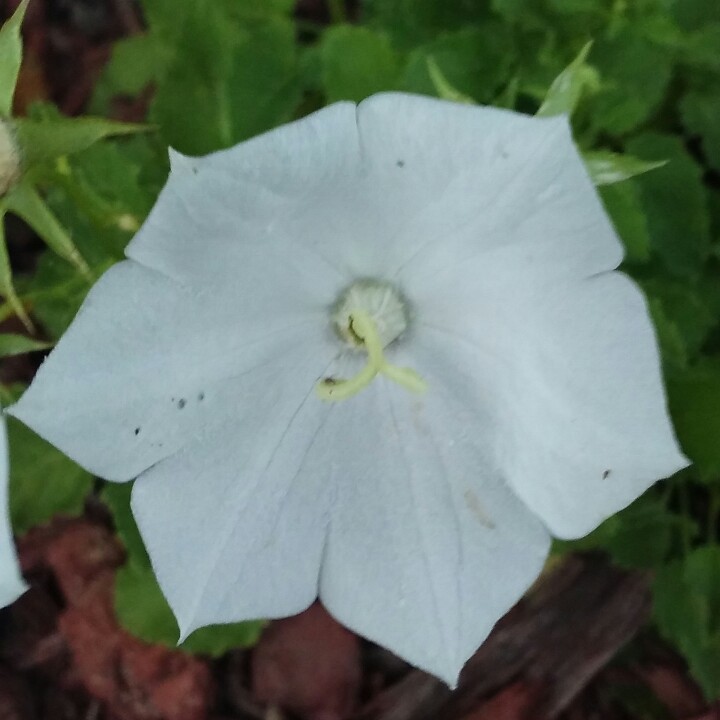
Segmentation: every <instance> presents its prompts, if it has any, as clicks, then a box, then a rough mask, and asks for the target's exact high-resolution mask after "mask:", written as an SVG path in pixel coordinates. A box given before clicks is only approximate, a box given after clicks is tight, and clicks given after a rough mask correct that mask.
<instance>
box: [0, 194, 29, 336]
mask: <svg viewBox="0 0 720 720" xmlns="http://www.w3.org/2000/svg"><path fill="white" fill-rule="evenodd" d="M6 212H7V208H6V207H5V199H4V198H2V199H0V296H2V297H4V298H5V300H6V301H7V302H6V304H7V305H8V306H9V307H10V309H11V310H12V312H13V314H15V315H17V316H18V318H20V321H21V322H22V324H23V325H24V326H25V328H26V329H27V330H28V331H29V332H33V329H34V328H33V324H32V321H31V320H30V317H29V315H28V314H27V312H25V307H24V306H23V304H22V302H21V301H20V298H19V297H18V294H17V292H16V291H15V285H14V283H13V277H12V268H11V267H10V256H9V255H8V250H7V241H6V240H5V213H6ZM1 319H3V320H4V319H5V318H1Z"/></svg>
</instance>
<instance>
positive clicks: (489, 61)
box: [402, 22, 513, 103]
mask: <svg viewBox="0 0 720 720" xmlns="http://www.w3.org/2000/svg"><path fill="white" fill-rule="evenodd" d="M428 61H430V63H428ZM512 63H513V42H512V37H511V35H510V33H509V29H508V28H507V27H506V26H503V25H501V24H499V23H495V22H488V23H487V25H484V26H483V27H469V28H466V29H463V30H460V31H458V32H454V33H448V34H445V35H442V36H441V37H439V38H438V39H437V40H433V41H431V42H429V43H427V44H425V45H421V46H420V47H418V48H417V49H415V50H414V51H413V52H411V53H410V55H409V58H408V62H407V66H406V69H405V73H404V77H403V80H402V89H404V90H406V91H408V92H413V93H421V94H424V95H433V96H435V95H437V86H436V80H435V79H433V77H432V75H431V70H430V68H431V67H433V66H434V67H436V68H437V70H438V71H439V73H440V74H441V75H442V77H443V78H445V81H446V83H447V84H448V85H449V86H450V87H452V88H454V89H455V91H456V92H458V93H460V94H462V95H464V96H466V97H468V98H472V99H473V100H474V101H477V102H484V103H488V102H490V101H491V100H492V99H494V98H495V97H496V96H497V95H498V93H499V92H500V91H501V90H503V89H504V88H505V87H506V85H507V83H508V82H509V80H510V71H511V67H512Z"/></svg>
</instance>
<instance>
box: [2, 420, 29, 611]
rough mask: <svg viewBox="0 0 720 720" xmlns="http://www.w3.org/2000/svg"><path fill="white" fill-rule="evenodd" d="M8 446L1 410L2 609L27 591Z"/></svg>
mask: <svg viewBox="0 0 720 720" xmlns="http://www.w3.org/2000/svg"><path fill="white" fill-rule="evenodd" d="M8 480H9V471H8V446H7V433H6V430H5V416H4V415H3V413H2V408H0V608H2V607H5V606H6V605H10V603H12V602H14V601H15V600H16V599H17V598H18V597H20V595H22V594H23V593H24V592H25V590H26V589H27V585H25V583H24V582H23V579H22V577H21V575H20V570H19V568H18V561H17V557H16V555H15V544H14V543H13V535H12V528H11V526H10V514H9V509H8Z"/></svg>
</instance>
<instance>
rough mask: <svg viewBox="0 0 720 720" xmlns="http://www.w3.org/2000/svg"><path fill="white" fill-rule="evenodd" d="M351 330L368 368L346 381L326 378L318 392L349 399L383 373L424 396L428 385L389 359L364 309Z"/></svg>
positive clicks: (331, 398)
mask: <svg viewBox="0 0 720 720" xmlns="http://www.w3.org/2000/svg"><path fill="white" fill-rule="evenodd" d="M348 330H349V331H350V333H351V334H352V336H353V337H356V338H357V339H358V340H359V342H360V343H361V344H362V348H363V349H364V350H365V352H367V355H368V362H367V365H365V367H364V368H363V369H362V370H361V371H360V372H359V373H357V375H354V376H353V377H351V378H349V379H347V380H342V379H338V378H324V379H323V380H321V381H320V382H319V383H318V384H317V393H318V395H319V396H320V397H321V398H322V399H323V400H327V401H330V402H335V401H339V400H347V399H348V398H350V397H352V396H353V395H357V394H358V393H359V392H360V391H361V390H363V389H364V388H366V387H367V386H368V385H369V384H370V383H371V382H372V381H373V380H374V379H375V376H376V375H378V374H379V373H382V374H383V375H385V376H386V377H388V378H390V379H391V380H393V381H394V382H396V383H398V384H400V385H402V386H403V387H404V388H406V389H407V390H409V391H410V392H414V393H423V392H425V390H426V389H427V383H426V382H425V381H424V380H423V379H422V378H421V377H420V375H418V373H416V372H415V371H414V370H411V369H410V368H403V367H398V366H397V365H392V364H390V363H389V362H387V360H386V359H385V355H384V353H383V346H382V342H381V340H380V336H379V334H378V331H377V326H376V325H375V321H374V320H373V319H372V317H371V316H370V315H369V314H368V313H367V312H365V311H364V310H354V311H353V312H352V314H351V315H350V317H349V318H348Z"/></svg>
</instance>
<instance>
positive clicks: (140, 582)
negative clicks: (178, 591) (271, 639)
mask: <svg viewBox="0 0 720 720" xmlns="http://www.w3.org/2000/svg"><path fill="white" fill-rule="evenodd" d="M131 493H132V483H122V484H115V483H108V484H107V485H106V486H105V487H104V488H103V491H102V498H103V500H104V501H105V502H106V503H107V505H108V507H109V508H110V511H111V512H112V515H113V520H114V522H115V528H116V530H117V532H118V535H119V536H120V539H121V540H122V542H123V544H124V545H125V549H126V551H127V554H128V560H127V563H126V564H125V566H124V567H122V568H120V570H118V572H117V575H116V577H115V611H116V613H117V617H118V620H119V621H120V624H121V625H122V626H123V627H124V628H125V629H126V630H128V632H131V633H132V634H133V635H135V636H136V637H139V638H140V639H141V640H144V641H145V642H151V643H160V644H162V645H166V646H168V647H175V646H176V645H177V640H178V637H179V635H180V631H179V629H178V625H177V622H176V620H175V617H174V615H173V613H172V610H171V609H170V606H169V605H168V603H167V601H166V600H165V597H164V596H163V594H162V591H161V590H160V586H159V585H158V583H157V580H156V578H155V575H154V573H153V570H152V567H151V565H150V559H149V557H148V555H147V552H146V550H145V546H144V544H143V541H142V537H141V536H140V532H139V530H138V528H137V525H136V524H135V520H134V519H133V516H132V512H131V510H130V496H131ZM262 627H263V623H262V622H259V621H250V622H244V623H232V624H228V625H212V626H209V627H204V628H200V629H199V630H196V631H195V632H193V633H192V634H191V635H190V636H189V637H188V638H187V639H186V640H185V641H184V642H183V643H182V644H181V645H180V647H181V648H182V649H184V650H187V651H188V652H192V653H203V654H207V655H212V656H213V657H217V656H219V655H222V654H224V653H225V652H227V651H228V650H231V649H232V648H236V647H246V646H248V645H252V644H254V643H255V642H256V641H257V639H258V637H259V635H260V631H261V630H262Z"/></svg>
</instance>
